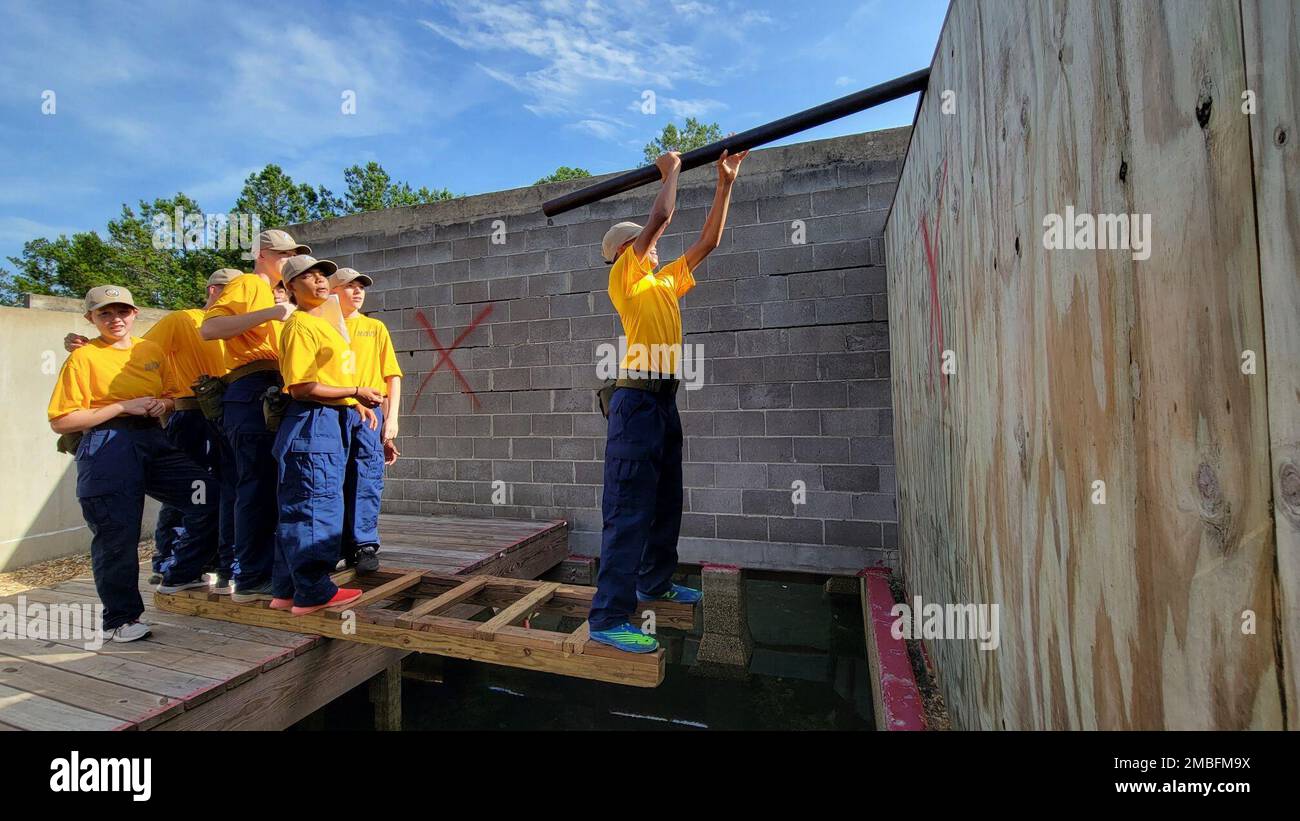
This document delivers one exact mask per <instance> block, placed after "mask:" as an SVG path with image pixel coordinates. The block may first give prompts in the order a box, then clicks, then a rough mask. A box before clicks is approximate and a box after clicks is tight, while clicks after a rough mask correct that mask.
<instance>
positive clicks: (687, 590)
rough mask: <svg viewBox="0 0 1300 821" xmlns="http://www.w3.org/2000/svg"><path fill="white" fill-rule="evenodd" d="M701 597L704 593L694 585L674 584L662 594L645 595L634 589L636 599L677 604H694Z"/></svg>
mask: <svg viewBox="0 0 1300 821" xmlns="http://www.w3.org/2000/svg"><path fill="white" fill-rule="evenodd" d="M702 598H704V594H703V593H701V592H700V591H698V590H696V589H695V588H694V587H683V586H682V585H680V584H674V585H673V586H672V587H670V588H668V592H667V593H664V594H663V595H662V596H647V595H646V594H644V593H642V592H641V591H640V590H638V591H636V600H637V601H670V602H677V603H679V604H695V603H696V602H698V601H699V600H700V599H702Z"/></svg>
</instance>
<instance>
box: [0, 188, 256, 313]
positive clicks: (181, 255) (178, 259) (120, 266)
mask: <svg viewBox="0 0 1300 821" xmlns="http://www.w3.org/2000/svg"><path fill="white" fill-rule="evenodd" d="M177 208H179V209H181V211H182V213H184V214H198V213H202V212H201V211H200V210H199V206H198V203H196V202H194V200H192V199H190V198H189V197H187V196H185V195H184V194H177V195H176V196H175V197H171V198H168V199H156V200H154V201H153V202H144V201H141V202H140V204H139V208H138V210H136V209H132V208H131V207H130V206H128V205H123V206H122V211H121V213H120V214H119V215H118V217H117V219H113V220H109V223H108V226H107V228H106V230H105V234H106V236H102V237H101V236H100V235H99V233H98V232H96V231H84V232H77V233H75V234H73V235H72V236H71V237H69V236H66V235H60V236H59V237H58V238H57V239H54V240H50V239H45V238H40V239H34V240H31V241H30V242H27V243H26V244H24V245H23V250H22V253H21V254H20V255H19V256H17V257H10V258H9V261H10V262H11V263H12V264H13V265H14V266H15V270H14V271H13V272H10V271H7V270H4V269H0V304H5V305H16V304H18V302H19V301H20V300H21V298H22V295H23V294H24V293H36V294H51V295H54V296H68V297H81V296H83V295H84V294H85V293H86V291H88V290H89V289H91V288H93V287H94V286H96V285H104V284H108V283H111V284H114V285H123V286H125V287H127V288H129V289H130V290H131V292H132V294H133V295H134V296H135V298H136V301H137V302H139V303H140V304H143V305H154V306H157V307H162V308H188V307H192V306H194V305H196V304H199V303H200V302H202V300H203V290H204V285H205V283H206V281H207V277H208V275H209V274H211V273H212V272H213V271H215V270H216V269H217V268H223V267H239V266H240V265H241V262H240V251H239V250H238V249H235V250H231V251H216V250H212V249H210V248H191V249H188V250H187V249H186V248H185V242H184V237H183V235H182V236H177V237H175V241H173V239H172V236H171V228H172V227H173V226H172V223H173V222H174V220H175V214H176V209H177ZM155 218H158V219H160V220H163V221H165V223H166V225H167V231H166V232H164V233H162V234H160V232H159V225H158V222H157V220H156V219H155Z"/></svg>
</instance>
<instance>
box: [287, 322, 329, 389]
mask: <svg viewBox="0 0 1300 821" xmlns="http://www.w3.org/2000/svg"><path fill="white" fill-rule="evenodd" d="M319 347H320V345H319V343H318V341H317V340H316V339H315V335H314V334H313V333H312V332H311V329H309V328H307V327H304V325H303V323H301V322H290V323H288V324H286V325H285V326H284V328H283V329H282V330H281V331H280V376H281V377H283V379H284V387H285V390H286V391H287V390H288V389H289V388H290V387H291V386H293V385H301V384H303V383H304V382H320V381H321V380H320V379H318V378H317V375H318V374H319V372H320V365H319V364H317V361H316V351H317V350H318V348H319Z"/></svg>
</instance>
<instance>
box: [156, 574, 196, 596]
mask: <svg viewBox="0 0 1300 821" xmlns="http://www.w3.org/2000/svg"><path fill="white" fill-rule="evenodd" d="M200 588H202V589H204V590H206V589H207V588H208V580H207V579H206V578H204V577H203V576H199V577H198V578H197V579H194V580H192V581H188V582H181V583H180V584H167V583H166V582H164V583H162V584H160V585H158V587H157V590H158V592H159V593H179V592H181V591H182V590H198V589H200Z"/></svg>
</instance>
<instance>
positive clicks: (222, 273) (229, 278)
mask: <svg viewBox="0 0 1300 821" xmlns="http://www.w3.org/2000/svg"><path fill="white" fill-rule="evenodd" d="M243 275H244V272H243V271H240V270H238V269H235V268H219V269H217V270H216V271H213V272H212V276H210V277H208V284H209V285H229V284H230V283H232V282H234V281H235V277H242V276H243Z"/></svg>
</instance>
